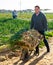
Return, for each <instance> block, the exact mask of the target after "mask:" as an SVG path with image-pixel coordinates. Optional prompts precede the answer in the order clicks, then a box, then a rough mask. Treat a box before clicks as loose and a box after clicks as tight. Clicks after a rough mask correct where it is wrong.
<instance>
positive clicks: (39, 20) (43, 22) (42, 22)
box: [30, 12, 47, 31]
mask: <svg viewBox="0 0 53 65" xmlns="http://www.w3.org/2000/svg"><path fill="white" fill-rule="evenodd" d="M30 28H31V29H32V28H34V29H36V30H38V31H46V30H47V19H46V17H45V15H44V14H43V13H42V12H40V13H39V15H38V16H36V14H35V13H34V14H33V16H32V18H31V27H30Z"/></svg>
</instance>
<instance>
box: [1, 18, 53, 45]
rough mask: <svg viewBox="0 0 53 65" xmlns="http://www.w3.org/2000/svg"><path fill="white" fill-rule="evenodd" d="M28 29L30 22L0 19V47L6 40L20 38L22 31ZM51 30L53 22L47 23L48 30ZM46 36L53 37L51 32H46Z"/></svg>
mask: <svg viewBox="0 0 53 65" xmlns="http://www.w3.org/2000/svg"><path fill="white" fill-rule="evenodd" d="M28 29H30V21H28V20H22V19H2V20H0V45H2V44H5V43H6V42H7V41H8V40H10V39H11V38H12V39H11V40H16V39H19V38H20V36H19V35H20V34H21V33H22V32H23V31H26V30H28ZM52 29H53V21H51V22H48V30H52ZM46 35H47V36H53V31H52V32H48V31H47V32H46Z"/></svg>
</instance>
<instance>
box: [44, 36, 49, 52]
mask: <svg viewBox="0 0 53 65" xmlns="http://www.w3.org/2000/svg"><path fill="white" fill-rule="evenodd" d="M43 41H44V44H45V46H46V48H47V52H50V48H49V44H48V42H47V40H46V38H45V36H44V40H43Z"/></svg>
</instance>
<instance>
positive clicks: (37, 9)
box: [35, 6, 40, 14]
mask: <svg viewBox="0 0 53 65" xmlns="http://www.w3.org/2000/svg"><path fill="white" fill-rule="evenodd" d="M39 12H40V7H39V6H35V13H36V14H38V13H39Z"/></svg>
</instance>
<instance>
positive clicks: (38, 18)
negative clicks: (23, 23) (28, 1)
mask: <svg viewBox="0 0 53 65" xmlns="http://www.w3.org/2000/svg"><path fill="white" fill-rule="evenodd" d="M32 28H34V29H35V30H37V31H38V32H39V33H40V34H42V35H43V36H44V40H43V41H44V43H45V46H46V48H47V52H50V48H49V45H48V42H47V40H46V38H45V34H44V32H45V31H46V30H47V20H46V17H45V15H44V14H43V13H42V12H40V7H39V6H35V13H34V14H33V16H32V19H31V29H32ZM34 54H36V55H39V47H38V46H37V47H36V51H35V53H34Z"/></svg>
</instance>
